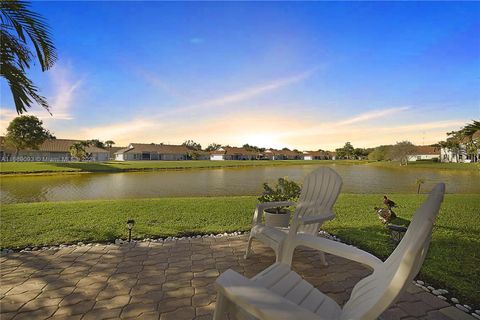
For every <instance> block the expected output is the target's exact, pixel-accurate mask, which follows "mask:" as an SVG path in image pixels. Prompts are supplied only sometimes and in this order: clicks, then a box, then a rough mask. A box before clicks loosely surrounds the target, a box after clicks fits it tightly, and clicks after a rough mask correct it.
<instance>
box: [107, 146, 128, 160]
mask: <svg viewBox="0 0 480 320" xmlns="http://www.w3.org/2000/svg"><path fill="white" fill-rule="evenodd" d="M125 148H126V147H107V148H105V150H107V151H108V159H110V160H115V153H116V152H117V151H118V150H122V149H125Z"/></svg>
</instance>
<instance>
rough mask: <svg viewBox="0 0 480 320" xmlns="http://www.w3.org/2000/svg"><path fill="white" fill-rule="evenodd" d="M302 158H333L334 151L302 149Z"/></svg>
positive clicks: (334, 155)
mask: <svg viewBox="0 0 480 320" xmlns="http://www.w3.org/2000/svg"><path fill="white" fill-rule="evenodd" d="M302 157H303V160H335V158H336V153H335V152H331V151H304V152H303V153H302Z"/></svg>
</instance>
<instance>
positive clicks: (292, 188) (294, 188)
mask: <svg viewBox="0 0 480 320" xmlns="http://www.w3.org/2000/svg"><path fill="white" fill-rule="evenodd" d="M300 191H301V187H300V185H298V184H297V183H295V182H294V181H290V180H288V179H287V178H279V179H278V182H277V184H276V185H275V186H274V187H270V186H269V185H268V183H266V182H265V183H264V184H263V193H262V195H261V196H260V197H259V198H258V200H259V201H260V202H274V201H293V202H296V201H297V200H298V197H299V196H300ZM281 209H282V207H278V208H275V212H276V213H280V211H281Z"/></svg>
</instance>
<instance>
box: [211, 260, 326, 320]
mask: <svg viewBox="0 0 480 320" xmlns="http://www.w3.org/2000/svg"><path fill="white" fill-rule="evenodd" d="M215 287H216V289H217V291H218V292H219V293H220V294H223V295H224V296H225V297H226V298H227V299H228V300H229V301H230V302H231V303H232V304H234V305H236V306H238V307H240V308H241V309H243V310H244V311H246V312H247V313H249V314H251V315H252V316H254V317H256V318H258V319H275V320H287V319H289V320H291V319H312V320H322V319H323V320H324V319H325V318H321V317H320V316H319V315H316V314H314V313H312V312H310V311H308V310H306V309H303V308H301V307H299V306H298V305H296V304H294V303H293V302H291V301H289V300H287V299H285V298H283V297H281V296H279V295H277V294H275V293H273V292H272V291H270V290H268V289H266V288H264V287H261V286H259V285H258V284H256V283H255V282H253V281H250V280H249V279H247V278H245V277H243V276H242V275H240V274H238V273H237V272H235V271H233V270H231V269H229V270H227V271H225V272H224V273H222V274H221V275H220V277H218V279H217V281H215Z"/></svg>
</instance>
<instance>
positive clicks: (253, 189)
mask: <svg viewBox="0 0 480 320" xmlns="http://www.w3.org/2000/svg"><path fill="white" fill-rule="evenodd" d="M329 166H330V167H332V168H334V169H335V170H336V171H337V172H338V173H339V174H340V175H341V176H342V178H343V181H344V186H343V189H342V191H343V192H350V193H414V192H415V191H416V185H415V180H416V179H417V178H420V177H421V178H424V179H425V184H424V185H423V186H422V190H424V191H428V190H430V189H431V188H432V187H433V186H434V185H435V184H436V183H437V182H440V181H443V182H445V183H446V184H447V192H449V193H480V183H479V181H480V173H478V172H472V171H462V170H438V169H420V168H413V169H404V168H379V167H373V166H366V165H335V164H333V165H329ZM316 167H318V166H316V165H303V166H302V165H300V166H282V167H248V168H219V169H205V170H198V169H191V170H181V171H156V172H142V173H137V172H129V173H95V174H74V175H60V176H59V175H52V176H23V177H8V176H6V177H2V178H1V182H0V185H1V189H0V201H1V203H18V202H36V201H63V200H65V201H68V200H83V199H121V198H123V199H125V198H151V197H172V196H173V197H176V196H218V195H257V194H259V193H261V190H262V183H263V182H265V181H268V182H272V181H275V180H276V179H278V178H280V177H286V176H287V177H289V178H290V179H292V180H295V181H298V182H301V181H302V180H303V178H304V177H305V175H306V174H308V173H309V172H310V171H312V170H314V169H315V168H316Z"/></svg>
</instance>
